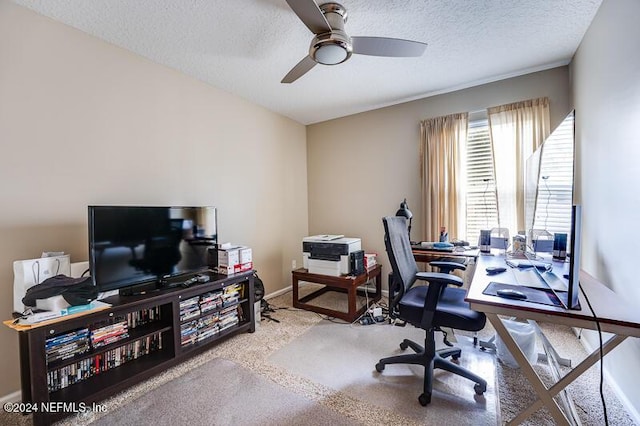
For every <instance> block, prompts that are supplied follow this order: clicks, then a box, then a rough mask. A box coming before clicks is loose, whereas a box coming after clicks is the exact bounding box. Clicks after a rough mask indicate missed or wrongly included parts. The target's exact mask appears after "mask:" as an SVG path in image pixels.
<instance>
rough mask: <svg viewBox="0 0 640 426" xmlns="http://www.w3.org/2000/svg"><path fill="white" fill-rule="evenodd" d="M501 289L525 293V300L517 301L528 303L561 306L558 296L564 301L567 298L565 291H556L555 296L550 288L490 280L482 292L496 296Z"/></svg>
mask: <svg viewBox="0 0 640 426" xmlns="http://www.w3.org/2000/svg"><path fill="white" fill-rule="evenodd" d="M501 289H512V290H518V291H521V292H522V293H524V294H526V295H527V299H526V300H518V302H529V303H538V304H540V305H550V306H559V307H563V305H562V302H561V301H560V299H558V297H563V296H564V299H565V302H566V298H567V293H566V292H560V291H558V292H557V293H558V296H556V295H555V294H554V292H553V291H552V290H551V289H544V288H531V287H526V286H522V285H514V284H504V283H498V282H494V281H491V282H490V283H489V285H488V286H487V288H485V289H484V291H483V292H482V293H483V294H486V295H488V296H497V295H498V293H497V291H498V290H501ZM504 300H509V299H504Z"/></svg>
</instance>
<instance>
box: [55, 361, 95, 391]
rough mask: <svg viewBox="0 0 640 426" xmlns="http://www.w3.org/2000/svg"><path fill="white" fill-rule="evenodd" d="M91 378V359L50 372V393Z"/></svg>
mask: <svg viewBox="0 0 640 426" xmlns="http://www.w3.org/2000/svg"><path fill="white" fill-rule="evenodd" d="M89 377H91V358H86V359H83V360H80V361H78V362H76V363H74V364H70V365H67V366H66V367H62V368H58V369H57V370H52V371H49V372H48V373H47V387H48V389H49V392H54V391H57V390H60V389H62V388H66V387H67V386H69V385H72V384H74V383H76V382H79V381H81V380H84V379H86V378H89Z"/></svg>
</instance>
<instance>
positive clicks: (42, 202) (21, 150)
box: [0, 0, 308, 396]
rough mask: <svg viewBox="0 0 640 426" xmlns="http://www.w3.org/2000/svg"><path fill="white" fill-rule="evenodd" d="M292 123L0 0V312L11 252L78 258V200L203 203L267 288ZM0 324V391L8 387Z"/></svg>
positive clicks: (280, 235)
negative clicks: (244, 249)
mask: <svg viewBox="0 0 640 426" xmlns="http://www.w3.org/2000/svg"><path fill="white" fill-rule="evenodd" d="M305 140H306V135H305V127H304V126H302V125H300V124H298V123H295V122H293V121H291V120H289V119H287V118H284V117H282V116H279V115H277V114H275V113H272V112H269V111H267V110H265V109H263V108H261V107H258V106H256V105H254V104H251V103H249V102H247V101H245V100H243V99H240V98H238V97H236V96H232V95H230V94H228V93H225V92H223V91H221V90H217V89H215V88H212V87H211V86H208V85H205V84H203V83H201V82H199V81H196V80H194V79H191V78H188V77H185V76H184V75H182V74H180V73H178V72H176V71H173V70H171V69H168V68H165V67H162V66H159V65H156V64H153V63H151V62H149V61H147V60H145V59H143V58H141V57H139V56H136V55H134V54H132V53H130V52H127V51H125V50H122V49H119V48H116V47H114V46H112V45H109V44H107V43H104V42H102V41H100V40H98V39H95V38H93V37H90V36H88V35H86V34H84V33H81V32H79V31H77V30H74V29H71V28H69V27H66V26H64V25H61V24H59V23H56V22H54V21H52V20H49V19H46V18H43V17H41V16H39V15H36V14H34V13H33V12H31V11H28V10H27V9H24V8H21V7H19V6H16V5H14V4H13V3H10V2H8V1H7V0H0V149H1V155H0V199H1V200H2V206H1V210H0V235H1V236H2V237H1V238H0V282H2V283H3V284H2V285H1V286H0V312H1V313H2V317H4V318H7V317H9V314H10V312H11V310H12V291H13V287H12V285H13V271H12V262H13V261H14V260H16V259H27V258H33V257H38V256H40V254H41V252H42V251H45V250H46V251H51V250H63V251H65V252H68V253H70V254H71V258H72V261H82V260H87V255H88V253H87V230H86V227H87V218H86V217H87V205H89V204H134V205H145V204H150V205H167V204H169V205H199V204H204V205H215V206H217V207H218V224H219V231H220V236H221V239H222V240H224V241H232V242H236V243H243V244H246V245H250V246H252V247H253V249H254V261H255V267H256V269H257V270H258V272H259V274H260V276H261V278H262V279H263V280H264V282H265V285H266V288H267V292H273V291H275V290H278V289H281V288H284V287H285V286H287V285H290V274H289V270H290V265H291V260H292V259H298V262H301V261H302V256H301V253H300V241H301V239H302V237H304V236H305V235H307V233H308V232H307V231H308V229H307V228H308V227H307V171H306V144H305ZM17 343H18V339H17V335H16V333H15V332H13V331H10V330H9V329H7V328H6V327H2V328H0V378H1V379H0V380H1V381H0V396H2V395H6V394H9V393H10V392H14V391H16V390H18V389H19V386H20V383H19V363H18V346H17Z"/></svg>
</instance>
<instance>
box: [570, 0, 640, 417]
mask: <svg viewBox="0 0 640 426" xmlns="http://www.w3.org/2000/svg"><path fill="white" fill-rule="evenodd" d="M639 20H640V2H638V1H637V0H616V1H604V2H603V3H602V6H601V7H600V10H599V11H598V13H597V15H596V17H595V19H594V21H593V23H592V24H591V26H590V27H589V30H588V31H587V34H586V35H585V37H584V39H583V40H582V43H581V45H580V48H579V49H578V52H577V53H576V55H575V57H574V60H573V61H572V63H571V77H572V78H571V80H572V92H573V96H572V100H573V103H574V105H575V108H576V147H577V154H578V157H579V162H578V164H579V170H578V175H577V176H578V182H577V185H576V189H577V194H576V195H577V202H579V203H581V204H582V206H583V208H582V214H583V228H582V229H583V234H582V235H583V241H582V248H583V253H582V254H583V256H582V268H583V269H585V270H586V271H588V272H589V273H591V274H593V275H594V276H596V277H597V278H599V279H600V280H601V281H603V282H604V283H606V284H607V285H608V286H609V287H611V288H612V289H613V290H614V291H615V292H616V293H618V294H619V295H621V296H623V298H624V299H625V300H627V301H628V302H629V303H631V304H632V305H634V306H638V305H640V285H639V283H638V281H639V280H638V266H637V265H638V260H637V251H636V250H635V245H634V244H635V243H636V242H637V240H638V235H639V233H638V219H639V218H640V215H639V214H638V211H639V210H640V189H639V187H640V166H639V164H638V159H640V137H639V136H638V135H639V134H640V133H639V131H638V125H639V124H640V55H639V54H638V52H640V26H638V21H639ZM612 309H615V307H612ZM585 338H586V340H587V341H588V342H589V343H590V344H591V346H592V347H597V344H598V337H597V335H595V333H585ZM605 365H606V371H607V372H608V373H609V374H610V375H611V377H612V378H613V379H614V380H615V383H616V384H617V386H618V387H619V388H620V390H621V391H622V394H623V395H624V396H625V397H626V399H627V402H628V403H629V405H630V406H632V407H633V410H634V411H635V413H634V415H635V416H636V419H637V421H639V422H640V414H639V413H640V388H638V377H639V376H640V339H628V340H627V341H625V342H624V343H623V344H622V345H621V346H620V347H619V348H617V349H615V350H614V351H613V352H611V354H610V355H607V357H606V358H605Z"/></svg>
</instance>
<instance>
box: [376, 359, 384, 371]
mask: <svg viewBox="0 0 640 426" xmlns="http://www.w3.org/2000/svg"><path fill="white" fill-rule="evenodd" d="M383 370H384V364H382V363H380V362H379V363H377V364H376V371H377V372H378V373H382V371H383Z"/></svg>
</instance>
